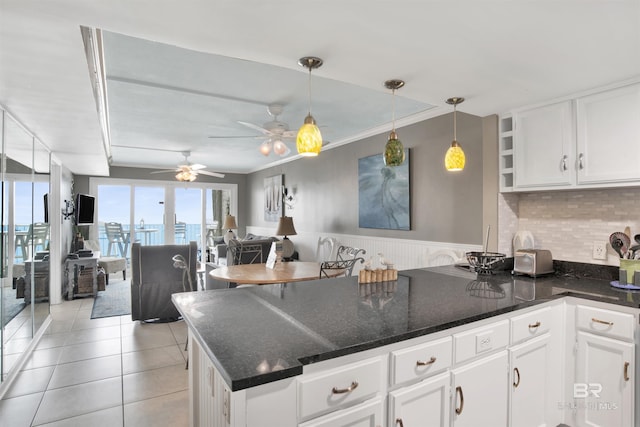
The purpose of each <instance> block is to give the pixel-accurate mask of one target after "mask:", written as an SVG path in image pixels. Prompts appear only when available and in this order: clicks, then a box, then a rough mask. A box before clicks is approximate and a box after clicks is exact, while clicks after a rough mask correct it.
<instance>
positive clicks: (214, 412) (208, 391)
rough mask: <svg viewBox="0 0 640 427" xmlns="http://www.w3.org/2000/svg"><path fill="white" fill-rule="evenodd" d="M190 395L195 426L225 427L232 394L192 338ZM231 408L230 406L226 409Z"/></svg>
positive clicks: (190, 343) (190, 344)
mask: <svg viewBox="0 0 640 427" xmlns="http://www.w3.org/2000/svg"><path fill="white" fill-rule="evenodd" d="M189 392H190V394H191V396H190V405H191V410H190V417H191V425H192V426H199V427H200V426H201V427H205V426H206V427H225V426H228V425H229V424H228V423H227V420H228V417H227V411H226V408H227V407H228V402H226V401H225V399H228V398H229V393H228V392H227V391H226V390H225V386H224V382H223V381H222V378H220V374H219V373H218V371H217V370H216V369H215V367H214V366H213V363H212V362H211V359H209V356H207V355H206V353H204V351H202V349H201V348H200V346H199V345H198V344H197V342H196V340H195V339H194V338H193V336H189ZM225 404H227V406H225Z"/></svg>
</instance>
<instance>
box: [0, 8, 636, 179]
mask: <svg viewBox="0 0 640 427" xmlns="http://www.w3.org/2000/svg"><path fill="white" fill-rule="evenodd" d="M80 26H87V27H91V28H97V29H101V30H103V31H104V33H103V34H104V49H105V65H106V74H107V76H106V77H107V91H108V103H109V114H110V124H111V127H110V131H111V143H112V144H113V147H112V156H113V164H114V165H131V166H145V167H162V168H165V167H170V166H174V165H176V164H177V163H181V161H182V160H183V158H182V156H181V155H180V153H179V152H180V151H183V150H190V151H192V153H193V154H192V156H191V158H190V160H191V161H192V162H194V163H203V164H205V165H206V166H207V167H208V169H210V170H216V171H221V172H240V173H243V172H244V173H246V172H248V171H251V170H256V169H259V168H262V167H265V166H266V165H268V164H273V162H277V161H279V160H282V159H281V158H279V157H277V156H275V155H273V154H271V156H269V157H263V156H262V155H260V154H259V153H258V145H259V144H260V142H261V140H259V139H254V138H245V139H243V138H234V139H229V140H225V139H211V138H208V136H210V135H216V136H234V135H236V136H237V135H257V133H254V132H253V131H252V130H251V129H249V128H247V127H244V126H242V125H240V124H238V123H237V121H238V120H242V121H246V122H251V123H255V124H257V125H261V124H262V123H264V122H267V121H269V120H271V118H270V117H269V115H268V114H267V111H266V106H267V105H268V104H269V103H273V102H280V103H282V104H283V105H284V112H283V114H282V115H281V116H280V117H279V119H280V120H281V121H284V122H287V123H289V125H290V127H291V128H292V129H294V130H295V129H296V128H297V127H298V126H299V125H300V124H301V122H302V120H303V118H304V116H305V115H306V112H307V78H308V73H307V72H306V71H305V70H304V69H302V68H301V67H300V66H298V65H297V60H298V58H300V57H302V56H305V55H315V56H319V57H321V58H322V59H324V62H325V63H324V65H323V66H322V67H321V68H320V69H318V70H315V71H314V72H313V74H312V107H311V110H312V113H313V115H314V117H315V118H316V120H317V121H318V124H319V125H321V126H323V127H321V130H322V132H323V136H324V138H325V140H328V141H329V142H330V143H331V144H330V145H328V147H327V148H330V147H331V146H338V145H340V144H342V143H346V142H349V141H351V140H353V139H354V138H359V137H362V136H364V135H370V134H375V133H380V132H384V131H388V130H389V128H390V123H389V122H390V116H391V111H390V110H391V99H390V96H389V91H388V90H387V89H385V88H384V87H383V85H382V83H383V82H384V81H385V80H387V79H390V78H400V79H403V80H405V81H406V83H407V84H406V86H405V87H404V88H402V89H400V90H399V91H398V96H397V97H396V111H397V117H403V118H405V120H404V121H402V122H401V124H404V123H409V122H412V121H415V120H418V119H423V118H425V117H429V116H433V115H437V114H443V113H445V112H449V111H451V107H450V106H448V105H446V104H445V102H444V100H445V99H447V98H449V97H452V96H463V97H465V98H466V99H467V100H466V102H465V103H464V104H462V105H460V106H459V110H460V111H464V112H467V113H470V114H475V115H479V116H485V115H489V114H493V113H501V112H504V111H508V110H510V109H512V108H516V107H520V106H523V105H527V104H532V103H537V102H542V101H545V100H550V99H553V98H557V97H561V96H565V95H568V94H571V93H575V92H580V91H583V90H588V89H591V88H595V87H598V86H603V85H607V84H611V83H615V82H618V81H623V80H628V79H635V78H637V77H639V76H640V2H639V1H638V0H619V1H611V0H601V1H598V0H593V1H579V0H554V1H544V0H540V1H516V0H513V1H508V0H503V1H498V0H496V1H484V0H442V1H437V0H434V1H424V0H423V1H402V0H396V1H390V0H389V1H375V0H352V1H349V2H345V1H337V0H324V1H306V2H300V1H299V0H280V1H278V0H273V1H269V2H261V1H250V0H245V1H238V0H235V1H230V0H218V1H212V0H182V1H180V2H178V1H170V0H165V1H157V0H156V1H153V0H148V1H140V0H117V1H109V2H86V1H80V0H75V1H74V0H48V1H46V2H43V1H37V0H3V1H2V3H1V4H0V104H2V106H4V107H5V108H7V109H8V110H9V112H10V113H11V114H13V115H14V116H16V117H17V118H18V119H19V120H20V122H22V123H23V124H24V125H25V126H27V127H28V128H29V129H31V130H32V131H33V132H34V133H35V134H36V136H37V137H38V138H39V139H40V140H41V141H43V142H44V144H46V145H47V146H48V147H49V148H51V149H52V150H53V151H54V153H55V155H56V156H57V157H58V158H59V159H61V160H62V161H63V163H64V164H65V165H66V166H67V167H68V168H69V169H71V171H72V172H74V173H76V174H89V175H107V174H108V171H109V164H108V161H107V157H106V154H105V150H104V147H103V144H102V134H101V130H100V125H99V120H98V116H97V113H96V104H95V100H94V98H93V93H92V89H91V83H90V78H89V72H88V67H87V61H86V58H85V54H84V48H83V42H82V38H81V34H80ZM430 106H435V108H432V109H429V108H430ZM400 137H402V134H400ZM384 142H385V141H384V138H382V139H381V141H380V150H381V151H382V147H383V145H384ZM289 145H290V146H291V147H292V148H293V145H292V144H289ZM118 146H137V147H153V148H154V150H144V151H140V150H133V149H130V148H120V147H118ZM161 150H174V151H175V152H171V151H168V152H167V151H161ZM290 157H291V156H290Z"/></svg>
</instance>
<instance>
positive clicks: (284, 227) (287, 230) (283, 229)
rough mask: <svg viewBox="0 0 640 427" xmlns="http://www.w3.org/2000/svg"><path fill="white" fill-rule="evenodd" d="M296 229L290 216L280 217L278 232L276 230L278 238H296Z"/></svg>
mask: <svg viewBox="0 0 640 427" xmlns="http://www.w3.org/2000/svg"><path fill="white" fill-rule="evenodd" d="M296 234H298V233H296V229H295V227H294V226H293V218H291V217H290V216H283V217H280V221H279V222H278V230H276V236H295V235H296Z"/></svg>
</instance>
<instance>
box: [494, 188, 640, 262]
mask: <svg viewBox="0 0 640 427" xmlns="http://www.w3.org/2000/svg"><path fill="white" fill-rule="evenodd" d="M499 200H500V201H499V206H498V209H499V213H498V215H499V220H498V221H499V227H500V241H499V248H500V251H501V252H505V253H507V254H511V252H512V246H511V239H513V235H514V233H515V231H518V230H528V231H530V232H532V233H533V236H534V238H535V246H536V248H544V249H549V250H551V253H552V254H553V258H554V259H557V260H564V261H573V262H583V263H589V264H608V265H618V262H619V261H618V255H617V254H616V253H615V252H614V251H613V249H611V246H610V245H609V244H608V242H609V235H610V234H611V233H613V232H614V231H624V228H625V227H627V226H628V227H630V228H631V236H632V240H633V235H635V234H640V188H621V189H603V190H578V191H553V192H551V191H549V192H547V191H545V192H534V193H510V194H501V195H500V198H499ZM514 221H515V224H514ZM516 224H517V225H516ZM596 242H601V243H602V242H607V255H608V259H607V260H604V261H602V260H594V259H593V258H592V254H593V244H594V243H596ZM632 244H633V243H632Z"/></svg>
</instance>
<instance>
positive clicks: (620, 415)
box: [573, 331, 635, 427]
mask: <svg viewBox="0 0 640 427" xmlns="http://www.w3.org/2000/svg"><path fill="white" fill-rule="evenodd" d="M576 359H577V360H576V383H575V385H574V386H573V398H574V408H575V409H576V412H575V413H576V424H577V425H578V426H593V427H596V426H598V427H627V426H632V425H634V424H633V422H634V381H635V380H634V378H635V369H634V368H635V362H634V360H635V358H634V344H633V343H630V342H624V341H620V340H615V339H611V338H607V337H603V336H598V335H594V334H590V333H588V332H582V331H579V332H578V333H577V355H576Z"/></svg>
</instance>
